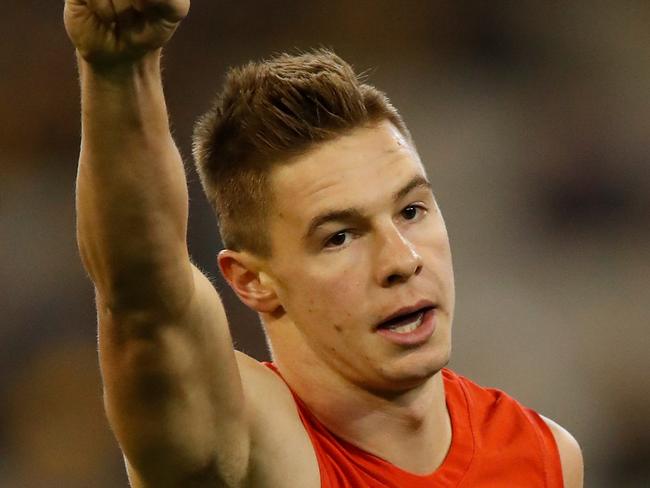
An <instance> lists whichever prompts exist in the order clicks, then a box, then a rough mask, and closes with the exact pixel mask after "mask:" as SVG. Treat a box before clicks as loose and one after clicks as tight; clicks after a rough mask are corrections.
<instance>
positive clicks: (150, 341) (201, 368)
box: [98, 267, 249, 486]
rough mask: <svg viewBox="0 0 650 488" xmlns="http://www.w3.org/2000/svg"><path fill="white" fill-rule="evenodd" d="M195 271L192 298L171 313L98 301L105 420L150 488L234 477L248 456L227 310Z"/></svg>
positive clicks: (240, 391)
mask: <svg viewBox="0 0 650 488" xmlns="http://www.w3.org/2000/svg"><path fill="white" fill-rule="evenodd" d="M192 273H193V286H194V289H193V292H192V294H191V298H190V300H189V302H188V305H187V306H186V307H185V309H184V310H182V311H180V312H179V313H178V314H177V315H175V316H171V315H167V314H163V315H158V314H157V313H156V311H137V312H129V313H125V314H122V315H119V316H118V315H113V314H111V312H110V311H108V310H105V309H102V307H101V304H99V303H98V309H99V310H100V360H101V361H100V362H101V367H102V375H103V379H104V392H105V403H106V409H107V413H108V417H109V420H110V422H111V426H112V427H113V430H114V431H115V434H116V436H117V438H118V441H119V442H120V445H121V447H122V450H123V451H124V453H125V455H126V457H127V458H128V461H129V465H130V467H131V468H130V469H131V471H134V472H137V475H138V477H140V478H142V479H147V480H148V482H154V484H155V486H165V485H166V484H167V483H168V482H169V480H171V479H177V480H178V481H181V480H182V479H183V478H185V477H188V476H189V477H196V476H199V477H211V476H220V477H221V476H226V477H229V476H236V474H237V471H238V470H239V469H243V467H245V465H246V458H247V455H248V441H249V439H248V427H247V419H246V408H245V407H246V406H245V404H244V396H243V392H242V384H241V378H240V374H239V370H238V367H237V363H236V361H235V355H234V351H233V346H232V341H231V338H230V333H229V330H228V324H227V320H226V317H225V312H224V310H223V307H222V305H221V302H220V300H219V297H218V294H217V293H216V290H214V287H213V286H212V284H211V283H210V282H209V280H208V279H207V278H206V277H205V276H203V274H202V273H201V272H200V271H199V270H197V269H196V268H194V267H193V270H192ZM219 446H228V448H227V449H225V448H221V449H220V448H219ZM158 480H159V481H158ZM163 482H164V484H162V483H163ZM156 483H157V484H156Z"/></svg>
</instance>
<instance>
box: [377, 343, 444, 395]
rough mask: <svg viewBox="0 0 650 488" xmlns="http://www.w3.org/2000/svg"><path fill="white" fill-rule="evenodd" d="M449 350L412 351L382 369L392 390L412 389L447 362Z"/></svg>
mask: <svg viewBox="0 0 650 488" xmlns="http://www.w3.org/2000/svg"><path fill="white" fill-rule="evenodd" d="M450 353H451V350H450V349H449V348H445V350H444V351H440V350H436V351H414V352H411V353H409V354H407V355H405V356H403V357H401V358H399V359H396V360H394V362H393V363H392V364H391V365H390V366H387V367H385V368H384V369H383V371H382V373H383V376H384V378H386V379H387V380H388V382H389V383H391V385H392V388H391V389H394V390H404V389H412V388H416V387H418V386H421V385H422V384H423V383H426V382H427V381H428V380H429V379H430V378H432V377H433V376H435V375H436V374H437V373H439V372H440V371H441V370H442V369H443V368H444V367H446V366H447V364H449V359H450V356H451V354H450Z"/></svg>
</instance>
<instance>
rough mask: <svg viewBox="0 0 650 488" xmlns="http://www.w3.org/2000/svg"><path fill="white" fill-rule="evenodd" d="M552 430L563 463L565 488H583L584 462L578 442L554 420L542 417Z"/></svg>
mask: <svg viewBox="0 0 650 488" xmlns="http://www.w3.org/2000/svg"><path fill="white" fill-rule="evenodd" d="M541 417H542V419H543V420H544V422H546V425H548V427H549V428H550V429H551V432H552V433H553V437H554V438H555V443H556V444H557V447H558V451H559V452H560V460H561V461H562V476H563V478H564V486H565V488H582V486H583V479H584V462H583V459H582V450H581V449H580V445H579V444H578V441H577V440H576V439H575V437H573V436H572V435H571V433H570V432H569V431H568V430H566V429H565V428H564V427H562V426H561V425H559V424H558V423H556V422H554V421H553V420H551V419H549V418H546V417H544V416H541Z"/></svg>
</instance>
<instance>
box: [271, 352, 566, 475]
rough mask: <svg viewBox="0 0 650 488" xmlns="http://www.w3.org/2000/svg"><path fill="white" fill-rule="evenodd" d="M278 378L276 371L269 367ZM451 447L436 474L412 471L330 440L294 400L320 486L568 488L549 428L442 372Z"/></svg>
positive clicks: (496, 394)
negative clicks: (312, 452) (563, 478)
mask: <svg viewBox="0 0 650 488" xmlns="http://www.w3.org/2000/svg"><path fill="white" fill-rule="evenodd" d="M265 364H266V365H267V366H268V367H269V368H271V369H273V370H274V371H275V372H276V373H278V375H279V372H278V371H277V368H275V366H274V365H273V364H271V363H265ZM442 374H443V378H444V385H445V395H446V400H447V408H448V410H449V415H450V417H451V425H452V442H451V447H450V449H449V452H448V453H447V457H446V458H445V461H444V462H443V464H442V465H441V466H440V467H439V468H438V469H437V470H436V471H434V472H433V473H431V474H429V475H425V476H418V475H414V474H412V473H409V472H406V471H404V470H402V469H400V468H398V467H396V466H394V465H392V464H390V463H389V462H387V461H385V460H383V459H381V458H379V457H377V456H374V455H372V454H370V453H368V452H366V451H363V450H362V449H360V448H358V447H356V446H354V445H352V444H350V443H349V442H346V441H344V440H343V439H340V438H338V437H336V436H335V435H334V434H332V433H331V432H330V431H329V430H327V428H326V427H325V426H324V425H323V424H322V423H320V422H319V421H318V420H317V419H316V417H315V416H314V415H313V414H312V413H311V412H310V411H309V410H308V409H307V407H306V406H305V404H304V403H303V402H302V401H301V400H300V398H298V396H296V395H295V394H294V399H295V401H296V404H297V406H298V410H299V412H300V417H301V420H302V423H303V425H304V426H305V429H306V430H307V432H308V434H309V437H310V438H311V442H312V444H313V446H314V450H315V452H316V456H317V458H318V465H319V468H320V475H321V487H322V488H432V487H436V488H448V487H464V488H469V487H471V488H504V487H508V488H518V487H521V488H524V487H525V488H533V487H540V488H541V487H546V488H562V487H563V483H562V471H561V465H560V456H559V453H558V450H557V446H556V444H555V440H554V438H553V435H552V433H551V431H550V430H549V428H548V426H547V425H546V423H545V422H544V421H543V420H542V419H541V418H540V416H539V415H538V414H537V413H535V412H534V411H532V410H530V409H528V408H526V407H524V406H522V405H521V404H519V403H518V402H517V401H516V400H514V399H513V398H511V397H509V396H508V395H507V394H505V393H503V392H501V391H499V390H495V389H488V388H482V387H480V386H478V385H477V384H475V383H473V382H472V381H470V380H468V379H467V378H464V377H462V376H460V375H457V374H456V373H454V372H453V371H451V370H447V369H445V370H443V371H442Z"/></svg>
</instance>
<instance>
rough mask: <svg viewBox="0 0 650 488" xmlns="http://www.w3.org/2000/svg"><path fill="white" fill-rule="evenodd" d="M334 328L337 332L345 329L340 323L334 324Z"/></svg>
mask: <svg viewBox="0 0 650 488" xmlns="http://www.w3.org/2000/svg"><path fill="white" fill-rule="evenodd" d="M334 330H336V332H342V331H343V329H342V328H341V326H340V325H339V324H334Z"/></svg>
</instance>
